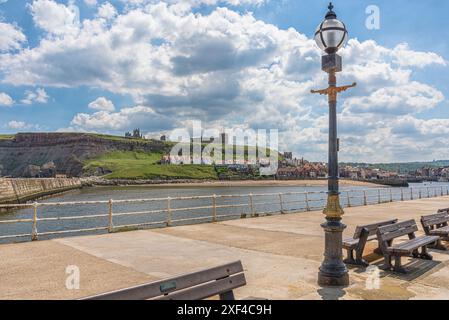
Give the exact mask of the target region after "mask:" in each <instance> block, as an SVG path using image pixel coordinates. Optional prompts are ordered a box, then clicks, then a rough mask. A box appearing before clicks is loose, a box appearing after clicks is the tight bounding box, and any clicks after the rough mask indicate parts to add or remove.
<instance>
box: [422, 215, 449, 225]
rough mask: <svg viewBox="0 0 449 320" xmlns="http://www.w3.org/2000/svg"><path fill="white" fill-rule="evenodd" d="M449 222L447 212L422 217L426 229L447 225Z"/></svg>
mask: <svg viewBox="0 0 449 320" xmlns="http://www.w3.org/2000/svg"><path fill="white" fill-rule="evenodd" d="M448 221H449V214H448V213H447V212H440V213H436V214H431V215H428V216H422V217H421V223H422V225H423V227H424V228H427V227H433V226H436V225H441V224H447V222H448Z"/></svg>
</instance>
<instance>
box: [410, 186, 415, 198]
mask: <svg viewBox="0 0 449 320" xmlns="http://www.w3.org/2000/svg"><path fill="white" fill-rule="evenodd" d="M410 200H414V199H413V188H410Z"/></svg>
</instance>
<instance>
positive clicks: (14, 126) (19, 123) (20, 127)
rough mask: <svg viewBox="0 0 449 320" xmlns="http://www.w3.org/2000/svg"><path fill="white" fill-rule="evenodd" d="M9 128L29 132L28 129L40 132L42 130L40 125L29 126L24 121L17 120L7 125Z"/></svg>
mask: <svg viewBox="0 0 449 320" xmlns="http://www.w3.org/2000/svg"><path fill="white" fill-rule="evenodd" d="M7 127H8V129H13V130H28V129H36V130H38V129H39V128H40V127H39V126H38V125H35V124H29V123H26V122H24V121H16V120H12V121H9V122H8V124H7Z"/></svg>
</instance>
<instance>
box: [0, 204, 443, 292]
mask: <svg viewBox="0 0 449 320" xmlns="http://www.w3.org/2000/svg"><path fill="white" fill-rule="evenodd" d="M443 207H449V197H441V198H431V199H420V200H414V201H404V202H394V203H385V204H380V205H370V206H365V207H353V208H347V209H345V211H346V214H345V216H344V223H345V224H347V229H346V230H345V236H350V235H351V234H352V233H353V232H354V230H355V228H356V226H357V225H359V224H367V223H374V222H378V221H382V220H389V219H393V218H398V219H399V220H406V219H416V220H417V222H418V223H419V218H420V216H421V215H423V214H431V213H434V212H436V210H437V209H439V208H443ZM323 221H324V215H323V214H322V213H321V212H317V211H315V212H301V213H294V214H285V215H276V216H268V217H259V218H248V219H239V220H231V221H223V222H219V223H205V224H198V225H188V226H179V227H171V228H164V229H153V230H140V231H132V232H121V233H113V234H105V235H94V236H79V237H71V238H63V239H55V240H50V241H42V242H33V243H26V244H11V245H2V246H0V275H1V277H2V281H1V282H0V298H1V297H3V298H8V299H17V298H33V297H39V298H44V299H51V298H63V299H67V298H73V297H79V296H83V295H88V294H93V293H100V292H105V291H108V290H111V289H117V288H120V287H126V286H130V285H135V284H139V283H143V282H145V281H153V280H156V279H163V278H167V277H172V276H176V275H179V274H183V273H188V272H193V271H197V270H201V269H204V268H208V267H213V266H216V265H219V264H224V263H228V262H231V261H235V260H241V261H242V263H243V266H244V269H245V275H246V277H247V283H248V284H247V286H245V287H243V288H239V289H237V290H236V292H235V293H236V296H237V297H238V298H244V297H247V296H255V297H262V298H268V299H449V253H447V252H443V251H435V250H432V251H431V253H432V254H433V256H434V261H424V260H420V259H411V258H404V264H405V267H406V268H408V270H409V271H410V273H409V274H407V275H400V274H396V273H393V272H385V271H381V270H379V269H376V267H377V266H380V264H381V263H382V257H381V256H379V255H376V254H374V253H373V252H372V251H373V250H374V248H375V247H376V243H375V242H370V243H369V244H368V245H367V247H366V249H365V258H366V259H368V260H369V261H370V262H371V264H372V266H371V267H370V268H369V269H366V268H359V267H349V270H350V271H349V272H350V281H351V284H350V286H348V287H346V288H332V289H331V288H321V287H319V286H318V285H317V283H316V281H317V272H318V267H319V265H320V263H321V261H322V254H323V243H324V234H323V231H322V229H321V227H320V224H321V223H322V222H323ZM420 228H421V227H420ZM68 264H79V265H81V267H82V275H83V274H84V277H85V279H86V280H89V281H87V282H88V283H86V285H85V287H84V288H83V290H84V291H82V292H81V291H79V292H76V293H73V292H69V293H67V292H65V291H67V290H65V286H64V283H65V279H66V274H65V272H64V271H65V267H66V265H68ZM35 274H37V275H39V278H36V279H35ZM376 274H378V277H376V276H375V275H376ZM3 279H6V281H3ZM377 279H378V280H379V281H377ZM64 290H65V291H64Z"/></svg>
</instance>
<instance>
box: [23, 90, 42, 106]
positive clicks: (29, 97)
mask: <svg viewBox="0 0 449 320" xmlns="http://www.w3.org/2000/svg"><path fill="white" fill-rule="evenodd" d="M48 98H49V96H48V94H47V92H45V90H44V89H41V88H39V89H36V91H26V92H25V98H24V99H22V100H21V101H20V102H21V103H23V104H33V103H47V102H48Z"/></svg>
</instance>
